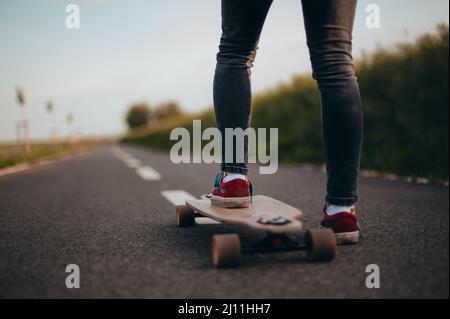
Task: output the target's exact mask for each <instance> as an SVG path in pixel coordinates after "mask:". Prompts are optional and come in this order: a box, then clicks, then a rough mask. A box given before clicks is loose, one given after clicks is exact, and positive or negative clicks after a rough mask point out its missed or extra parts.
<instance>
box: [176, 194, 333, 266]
mask: <svg viewBox="0 0 450 319" xmlns="http://www.w3.org/2000/svg"><path fill="white" fill-rule="evenodd" d="M176 213H177V224H178V226H179V227H190V226H194V225H196V222H195V218H196V217H209V218H211V219H213V220H215V221H218V222H220V223H222V224H223V226H224V227H225V226H226V225H227V224H228V225H241V226H246V227H248V228H249V229H253V230H257V231H264V232H266V233H267V235H266V237H265V238H264V239H263V240H262V241H261V242H259V243H257V244H256V245H253V246H252V247H253V248H257V250H258V252H269V251H271V252H272V251H273V252H276V251H292V250H306V255H307V257H308V259H310V260H314V261H331V260H332V259H333V258H334V256H335V254H336V239H335V235H334V233H333V231H331V230H329V229H309V230H307V231H306V233H305V236H304V242H303V243H302V244H299V243H297V242H294V241H293V240H292V239H291V238H290V237H288V235H291V234H296V233H301V232H302V230H303V223H302V221H301V219H302V217H303V213H302V212H301V211H300V210H299V209H297V208H295V207H292V206H290V205H288V204H285V203H283V202H281V201H279V200H276V199H274V198H271V197H268V196H263V195H256V196H253V198H252V201H251V203H250V205H249V207H248V208H223V207H220V206H215V205H213V204H212V203H211V200H210V199H209V198H208V197H206V196H203V197H202V198H201V199H193V200H186V205H178V206H177V210H176ZM241 250H242V249H241V240H240V237H239V235H238V234H225V235H223V234H221V235H214V236H213V237H212V261H213V265H214V266H215V267H216V268H224V267H234V266H237V264H238V263H239V260H240V258H241ZM254 250H255V249H254Z"/></svg>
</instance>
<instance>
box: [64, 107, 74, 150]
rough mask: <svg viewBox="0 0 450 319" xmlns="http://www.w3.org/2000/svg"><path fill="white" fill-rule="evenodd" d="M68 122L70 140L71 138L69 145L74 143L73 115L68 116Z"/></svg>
mask: <svg viewBox="0 0 450 319" xmlns="http://www.w3.org/2000/svg"><path fill="white" fill-rule="evenodd" d="M66 122H67V129H68V138H69V144H72V143H73V138H72V131H71V130H72V123H73V114H72V113H69V114H67V116H66Z"/></svg>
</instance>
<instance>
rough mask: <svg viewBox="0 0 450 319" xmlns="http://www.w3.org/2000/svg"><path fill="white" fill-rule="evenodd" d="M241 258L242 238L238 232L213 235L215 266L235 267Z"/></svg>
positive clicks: (213, 260)
mask: <svg viewBox="0 0 450 319" xmlns="http://www.w3.org/2000/svg"><path fill="white" fill-rule="evenodd" d="M240 259H241V240H240V239H239V235H237V234H227V235H214V236H213V237H212V262H213V265H214V267H215V268H227V267H235V266H237V265H238V264H239V260H240Z"/></svg>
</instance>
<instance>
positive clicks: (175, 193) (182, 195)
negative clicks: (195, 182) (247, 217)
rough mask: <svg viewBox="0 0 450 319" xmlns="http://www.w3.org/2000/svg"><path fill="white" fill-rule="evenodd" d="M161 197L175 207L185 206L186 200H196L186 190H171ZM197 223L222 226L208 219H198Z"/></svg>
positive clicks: (163, 192)
mask: <svg viewBox="0 0 450 319" xmlns="http://www.w3.org/2000/svg"><path fill="white" fill-rule="evenodd" d="M161 195H162V196H164V197H165V198H166V199H167V200H168V201H169V202H170V203H172V204H173V205H174V206H177V205H185V204H186V200H191V199H196V198H195V197H194V196H192V195H191V194H189V193H188V192H186V191H184V190H169V191H162V192H161ZM195 223H197V224H199V225H216V224H221V223H220V222H218V221H215V220H213V219H211V218H208V217H196V218H195Z"/></svg>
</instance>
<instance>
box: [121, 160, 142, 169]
mask: <svg viewBox="0 0 450 319" xmlns="http://www.w3.org/2000/svg"><path fill="white" fill-rule="evenodd" d="M124 162H125V164H127V166H128V167H130V168H138V167H139V166H141V161H140V160H138V159H137V158H128V159H127V160H125V161H124Z"/></svg>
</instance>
